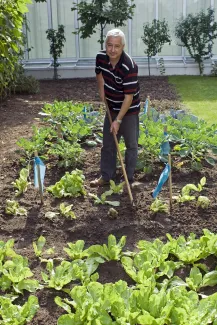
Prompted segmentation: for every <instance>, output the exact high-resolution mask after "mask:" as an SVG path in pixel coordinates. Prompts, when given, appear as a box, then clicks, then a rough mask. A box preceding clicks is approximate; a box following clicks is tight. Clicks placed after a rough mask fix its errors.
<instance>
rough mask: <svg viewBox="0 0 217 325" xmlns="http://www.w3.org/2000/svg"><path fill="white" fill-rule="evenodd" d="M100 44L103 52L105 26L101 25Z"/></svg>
mask: <svg viewBox="0 0 217 325" xmlns="http://www.w3.org/2000/svg"><path fill="white" fill-rule="evenodd" d="M100 44H101V50H103V25H102V24H100Z"/></svg>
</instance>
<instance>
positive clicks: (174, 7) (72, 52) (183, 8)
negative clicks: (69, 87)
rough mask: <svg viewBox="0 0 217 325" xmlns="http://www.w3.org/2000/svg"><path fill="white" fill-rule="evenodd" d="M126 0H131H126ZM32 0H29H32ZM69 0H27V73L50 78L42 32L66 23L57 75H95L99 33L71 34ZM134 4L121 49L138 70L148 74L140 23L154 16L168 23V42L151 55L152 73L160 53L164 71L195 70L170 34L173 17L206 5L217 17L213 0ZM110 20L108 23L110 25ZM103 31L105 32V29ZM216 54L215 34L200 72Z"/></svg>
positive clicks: (155, 72) (207, 68) (140, 1)
mask: <svg viewBox="0 0 217 325" xmlns="http://www.w3.org/2000/svg"><path fill="white" fill-rule="evenodd" d="M77 1H79V0H77ZM129 1H130V0H129ZM33 2H34V0H33ZM73 2H75V1H72V0H47V2H46V3H35V2H34V3H33V4H32V5H29V13H28V14H27V19H28V25H29V29H30V31H27V39H28V44H27V47H32V49H31V51H30V52H29V53H28V52H26V57H25V69H26V73H27V74H32V75H34V76H35V77H36V78H39V79H43V78H52V77H53V67H51V64H52V59H51V57H50V54H49V41H48V40H47V38H46V30H47V29H49V28H54V29H57V28H58V25H60V24H62V25H64V26H65V37H66V43H65V46H64V49H63V54H62V56H61V59H60V60H59V62H60V64H61V66H60V67H59V68H58V71H59V72H58V73H59V75H60V76H61V78H77V77H93V76H95V72H94V64H95V56H96V53H97V52H98V50H99V49H100V44H99V43H98V42H97V40H98V39H99V34H98V35H97V34H94V35H93V36H92V37H91V38H88V39H82V38H80V37H79V35H74V34H72V32H73V31H75V29H76V28H77V27H78V20H77V12H76V11H71V8H72V6H73ZM134 3H135V5H136V8H135V10H134V16H133V19H132V20H128V21H127V24H126V26H125V27H122V28H121V29H122V30H123V31H124V32H125V35H126V39H127V45H126V48H125V50H126V51H127V52H128V53H129V54H130V55H131V56H132V57H133V58H134V60H135V61H136V62H137V64H138V66H139V74H140V75H143V76H144V75H148V65H147V57H145V54H144V49H145V47H144V46H145V45H144V43H143V41H142V39H141V36H142V34H143V24H144V23H147V22H152V20H153V19H154V18H156V19H159V20H162V19H164V18H165V20H166V21H167V22H168V24H169V28H170V33H171V36H172V43H171V44H170V45H169V44H165V45H164V47H163V49H162V52H161V53H158V55H157V56H156V57H155V58H152V60H151V74H152V75H160V71H159V62H158V60H159V58H161V57H162V58H163V59H164V65H165V68H166V74H167V75H183V74H188V75H197V74H199V69H198V65H197V64H196V63H194V60H192V59H191V58H190V56H189V55H188V53H187V50H186V49H185V48H182V47H180V46H178V45H177V43H176V39H175V36H174V28H175V25H176V21H177V19H179V18H180V17H181V16H182V15H183V16H184V17H185V16H186V15H187V14H189V13H193V14H194V13H196V12H198V11H200V10H201V9H204V10H206V9H207V8H208V7H210V6H211V7H213V8H214V9H215V17H216V19H217V0H135V1H134ZM112 27H113V26H107V29H106V31H107V30H108V29H111V28H112ZM106 31H105V32H106ZM213 60H217V40H216V42H215V45H214V48H213V58H212V60H207V61H205V70H204V73H205V74H209V73H210V71H211V63H212V61H213Z"/></svg>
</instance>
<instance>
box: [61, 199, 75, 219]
mask: <svg viewBox="0 0 217 325" xmlns="http://www.w3.org/2000/svg"><path fill="white" fill-rule="evenodd" d="M72 206H73V204H70V205H65V203H60V213H61V215H63V216H64V217H66V218H70V219H76V216H75V214H74V212H73V211H71V208H72Z"/></svg>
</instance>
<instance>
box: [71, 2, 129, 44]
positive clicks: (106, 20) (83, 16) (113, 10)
mask: <svg viewBox="0 0 217 325" xmlns="http://www.w3.org/2000/svg"><path fill="white" fill-rule="evenodd" d="M133 1H134V0H133ZM133 1H131V3H133ZM73 5H74V6H73V8H72V11H73V10H76V9H77V10H78V16H79V18H78V20H80V22H81V27H80V28H78V29H77V31H76V32H75V33H80V34H81V38H88V37H90V36H91V35H92V34H94V33H96V30H97V29H98V26H99V30H100V39H99V40H98V42H99V43H100V44H101V49H103V42H104V34H103V33H104V29H105V27H106V25H108V24H111V25H114V26H115V27H119V26H125V21H126V20H127V19H131V18H132V15H133V9H134V8H135V4H129V2H128V1H127V0H91V1H90V2H87V1H85V0H82V1H79V3H78V4H77V3H75V2H74V3H73Z"/></svg>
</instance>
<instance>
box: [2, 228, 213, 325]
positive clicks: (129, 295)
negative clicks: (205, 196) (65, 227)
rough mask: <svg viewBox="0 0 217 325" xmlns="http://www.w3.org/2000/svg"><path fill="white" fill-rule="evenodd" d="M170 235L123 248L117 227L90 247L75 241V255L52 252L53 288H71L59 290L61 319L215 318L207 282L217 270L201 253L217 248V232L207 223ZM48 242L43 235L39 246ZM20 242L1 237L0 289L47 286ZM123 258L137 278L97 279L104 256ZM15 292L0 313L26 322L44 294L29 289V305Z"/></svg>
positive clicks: (46, 276)
mask: <svg viewBox="0 0 217 325" xmlns="http://www.w3.org/2000/svg"><path fill="white" fill-rule="evenodd" d="M167 238H168V240H167V241H166V242H163V241H161V240H160V239H158V238H157V239H155V240H154V241H147V240H140V241H139V242H138V243H137V245H136V246H137V249H136V250H135V251H134V252H128V251H126V252H124V251H123V248H124V246H125V243H126V237H125V236H123V237H121V239H120V241H117V239H116V238H115V236H113V235H110V236H109V237H108V245H105V244H104V245H92V246H90V247H88V248H86V249H84V247H85V243H84V241H83V240H78V241H76V242H75V243H68V247H67V248H64V251H65V252H66V253H67V255H68V256H69V258H70V259H71V261H66V260H63V259H61V260H62V261H61V262H58V264H57V261H55V262H54V260H52V259H49V260H48V261H46V271H44V272H42V274H41V275H42V279H43V280H44V282H45V284H46V286H47V287H48V288H53V289H55V290H57V291H60V290H62V291H64V297H65V296H66V294H68V297H66V298H60V297H58V296H56V297H55V302H56V304H57V305H58V306H60V307H61V308H63V309H64V310H65V312H66V313H65V314H62V315H61V316H60V317H59V319H58V321H57V324H59V325H67V324H72V323H73V324H87V323H90V322H92V323H94V324H113V323H115V324H132V325H136V324H149V325H164V324H168V325H169V324H174V325H188V324H192V325H198V324H203V325H208V324H213V325H215V324H216V321H217V319H216V309H217V293H213V294H210V295H209V296H207V295H205V294H204V288H206V287H208V286H209V287H213V286H215V285H216V284H217V271H216V270H210V269H208V267H207V266H206V265H205V264H202V263H201V262H200V261H201V259H206V258H207V257H208V256H210V255H214V256H217V234H215V233H212V232H210V231H209V230H207V229H204V230H203V235H202V236H201V237H199V238H196V235H195V234H193V233H191V234H190V235H189V236H188V237H186V238H185V237H184V236H179V237H178V238H173V237H172V236H171V235H169V234H167ZM44 242H45V239H44V238H43V240H42V242H41V243H42V245H41V247H40V248H39V247H38V248H39V251H41V250H42V249H43V247H44ZM13 245H14V240H13V239H11V240H9V241H8V242H6V243H4V242H3V241H0V290H1V292H2V293H4V292H5V291H7V293H8V292H9V290H10V289H11V290H14V291H15V292H16V293H17V294H20V293H22V294H23V293H24V292H23V291H24V290H28V291H30V292H32V291H33V292H34V291H35V290H37V289H41V288H42V286H40V285H39V284H38V282H37V281H35V280H31V279H29V277H31V276H32V272H31V270H30V269H29V267H28V261H27V259H26V258H23V257H22V256H20V255H17V254H16V253H15V251H14V250H13ZM42 246H43V247H42ZM39 255H40V253H39ZM120 259H121V264H122V266H123V268H124V270H125V272H126V273H127V274H128V275H129V276H130V277H131V278H132V280H133V281H134V285H128V284H127V282H124V281H122V280H119V281H118V282H115V283H110V282H109V283H105V284H103V283H100V282H97V281H98V280H99V274H98V273H97V272H96V271H97V268H98V266H99V264H101V263H104V262H106V266H107V265H108V264H109V261H112V260H114V261H119V260H120ZM44 262H45V260H44ZM186 264H187V265H186ZM189 266H190V267H189ZM113 267H114V265H113ZM180 268H181V269H180ZM178 269H180V271H181V273H183V272H184V273H183V274H184V276H185V277H184V278H183V279H181V278H179V277H178V276H177V275H174V274H175V271H176V270H178ZM189 270H190V271H189ZM30 281H32V282H30ZM61 296H63V295H61ZM15 299H16V297H15V296H14V294H13V295H7V294H6V295H5V296H3V295H1V296H0V318H2V320H3V322H4V324H8V325H9V324H10V325H11V324H15V325H24V324H26V322H28V321H31V319H32V317H33V316H34V315H35V312H36V310H37V309H38V301H37V298H36V297H32V296H30V298H29V300H28V301H27V303H26V304H25V308H24V306H19V305H15V304H14V300H15ZM27 305H28V306H27Z"/></svg>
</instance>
